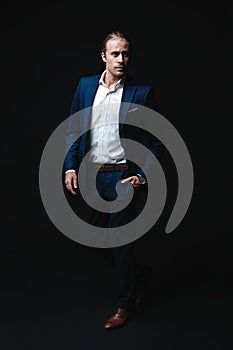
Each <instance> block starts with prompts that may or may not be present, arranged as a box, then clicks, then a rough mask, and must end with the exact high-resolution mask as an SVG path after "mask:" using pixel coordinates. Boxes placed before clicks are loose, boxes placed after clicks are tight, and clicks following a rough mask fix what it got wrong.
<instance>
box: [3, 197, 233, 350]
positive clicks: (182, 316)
mask: <svg viewBox="0 0 233 350" xmlns="http://www.w3.org/2000/svg"><path fill="white" fill-rule="evenodd" d="M32 204H33V203H32ZM34 205H35V209H36V210H37V216H38V218H39V221H38V223H36V222H34V216H33V215H31V216H30V215H29V214H28V213H25V212H24V210H23V209H22V208H20V207H18V209H17V210H15V211H14V213H15V217H14V221H11V220H9V221H8V225H7V226H6V227H5V231H4V232H3V239H4V240H3V243H4V244H3V245H2V254H1V256H2V257H3V264H4V265H3V264H2V265H1V269H2V271H3V274H2V278H1V281H2V283H1V319H2V321H1V337H0V343H1V349H2V350H8V349H9V350H13V349H32V350H37V349H38V350H39V349H44V350H47V349H48V350H51V349H56V350H57V349H77V348H78V349H85V350H89V349H90V350H92V349H96V348H97V349H109V348H110V349H119V348H122V349H126V348H128V346H130V347H131V348H132V349H148V350H149V349H159V350H163V349H167V350H172V349H179V350H181V349H185V350H187V349H193V350H202V349H203V350H209V349H211V350H213V349H218V350H222V349H227V350H228V349H229V350H230V349H232V346H233V318H232V311H233V310H232V306H233V303H232V291H233V288H232V280H231V278H232V275H231V266H230V265H229V264H230V261H231V258H230V257H231V254H230V250H231V247H227V245H224V242H223V241H222V242H221V244H220V243H219V244H217V242H216V237H217V236H218V235H217V234H215V235H214V236H213V235H212V236H211V237H212V240H210V239H209V238H210V237H209V238H208V235H207V237H206V238H205V239H199V240H197V235H198V233H197V234H196V235H194V234H193V231H192V230H190V232H187V233H185V234H184V232H182V228H181V229H180V230H177V232H176V233H173V236H171V235H170V236H169V235H165V234H164V233H163V232H160V229H158V230H157V231H156V230H154V231H152V232H150V233H148V236H147V235H145V236H144V237H143V238H141V239H140V240H139V241H138V242H137V245H136V251H137V254H138V255H137V256H138V261H139V262H144V263H145V264H148V265H150V266H151V267H152V276H151V279H150V283H149V285H148V288H147V291H146V298H145V300H144V304H143V306H142V308H141V310H140V311H139V312H138V313H137V314H136V315H135V317H134V318H132V319H131V320H129V322H128V323H127V324H126V325H125V326H124V327H122V328H118V329H115V330H113V331H106V330H104V328H103V324H104V322H105V321H106V319H107V318H108V317H109V315H110V313H111V312H112V308H113V300H114V273H113V271H112V270H111V268H110V266H108V264H107V263H106V261H105V260H104V259H103V256H102V255H101V254H99V252H100V251H99V250H98V249H96V248H91V247H87V246H83V245H80V244H78V243H76V242H73V241H71V240H70V239H68V238H67V237H65V236H64V235H63V234H62V233H60V232H59V231H57V230H56V228H55V227H54V226H53V225H52V224H51V222H50V221H49V219H48V217H47V216H46V214H45V212H44V210H43V208H42V205H41V204H40V203H39V202H35V203H34ZM11 208H12V209H14V204H12V207H11ZM15 209H16V208H15ZM29 213H30V211H29ZM22 223H24V224H25V225H24V227H25V230H24V231H22V230H21V231H20V232H19V231H18V229H19V227H20V226H21V224H22ZM204 229H205V228H204V227H203V230H204ZM221 234H222V236H223V232H222V233H221ZM199 238H200V237H199ZM219 242H220V241H219ZM223 249H224V251H223Z"/></svg>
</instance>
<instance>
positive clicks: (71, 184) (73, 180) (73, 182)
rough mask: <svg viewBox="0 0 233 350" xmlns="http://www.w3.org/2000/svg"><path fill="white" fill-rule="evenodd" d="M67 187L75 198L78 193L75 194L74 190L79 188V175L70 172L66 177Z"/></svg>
mask: <svg viewBox="0 0 233 350" xmlns="http://www.w3.org/2000/svg"><path fill="white" fill-rule="evenodd" d="M65 185H66V188H67V190H68V191H69V192H71V193H72V195H73V196H75V195H76V194H77V193H76V192H75V190H74V188H78V181H77V175H76V172H74V171H72V172H68V173H66V175H65Z"/></svg>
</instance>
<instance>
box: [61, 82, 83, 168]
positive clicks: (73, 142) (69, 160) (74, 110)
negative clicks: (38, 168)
mask: <svg viewBox="0 0 233 350" xmlns="http://www.w3.org/2000/svg"><path fill="white" fill-rule="evenodd" d="M81 85H82V79H80V80H79V83H78V85H77V88H76V90H75V93H74V96H73V99H72V103H71V109H70V116H69V119H68V127H67V131H66V136H65V160H64V166H63V170H64V172H65V171H67V170H70V169H74V170H76V171H77V170H78V166H79V161H78V159H79V156H78V155H79V146H80V138H79V137H78V135H79V131H80V120H79V117H78V112H79V110H80V94H81V93H80V91H81Z"/></svg>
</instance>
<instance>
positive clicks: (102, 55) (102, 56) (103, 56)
mask: <svg viewBox="0 0 233 350" xmlns="http://www.w3.org/2000/svg"><path fill="white" fill-rule="evenodd" d="M101 58H102V60H103V61H104V62H106V58H105V53H104V52H101Z"/></svg>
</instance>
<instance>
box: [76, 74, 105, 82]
mask: <svg viewBox="0 0 233 350" xmlns="http://www.w3.org/2000/svg"><path fill="white" fill-rule="evenodd" d="M100 77H101V74H94V75H84V76H82V77H80V78H79V82H80V83H82V84H90V83H93V82H96V81H99V79H100Z"/></svg>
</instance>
